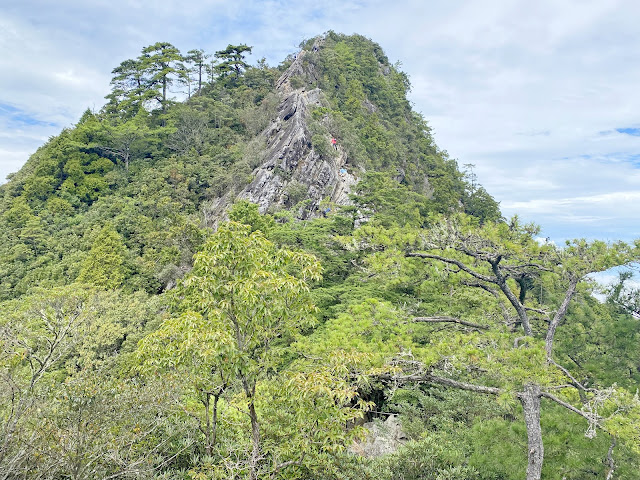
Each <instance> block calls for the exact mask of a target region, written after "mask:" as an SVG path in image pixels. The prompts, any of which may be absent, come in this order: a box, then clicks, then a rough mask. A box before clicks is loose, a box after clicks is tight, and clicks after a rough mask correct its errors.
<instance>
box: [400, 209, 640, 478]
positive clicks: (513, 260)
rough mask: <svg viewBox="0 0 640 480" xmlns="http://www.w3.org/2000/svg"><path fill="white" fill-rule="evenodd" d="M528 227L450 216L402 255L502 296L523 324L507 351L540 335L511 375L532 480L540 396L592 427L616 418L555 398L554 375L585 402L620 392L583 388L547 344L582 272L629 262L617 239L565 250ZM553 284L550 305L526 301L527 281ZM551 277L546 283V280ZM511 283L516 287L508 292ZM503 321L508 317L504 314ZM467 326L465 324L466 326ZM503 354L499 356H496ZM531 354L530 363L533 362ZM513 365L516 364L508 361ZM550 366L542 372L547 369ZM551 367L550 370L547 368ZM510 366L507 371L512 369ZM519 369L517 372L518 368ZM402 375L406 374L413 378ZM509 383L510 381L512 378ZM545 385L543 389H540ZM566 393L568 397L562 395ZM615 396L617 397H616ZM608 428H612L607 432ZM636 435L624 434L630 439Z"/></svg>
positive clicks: (536, 472)
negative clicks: (541, 322) (540, 321)
mask: <svg viewBox="0 0 640 480" xmlns="http://www.w3.org/2000/svg"><path fill="white" fill-rule="evenodd" d="M533 234H535V230H532V229H531V227H528V226H524V227H522V226H520V225H519V224H518V223H517V220H514V221H512V222H511V224H509V225H508V224H505V223H499V224H486V225H485V226H484V227H482V228H481V229H475V228H474V227H470V226H468V225H465V224H464V223H459V222H457V221H456V220H455V218H454V219H448V220H443V221H441V222H440V223H439V224H436V225H434V226H432V227H431V229H430V231H429V232H428V233H427V234H426V235H424V236H423V239H422V247H423V249H424V250H423V251H415V250H414V249H411V251H409V252H408V253H407V256H408V257H411V258H421V259H426V260H429V259H431V260H435V261H437V262H442V263H444V264H446V265H450V266H451V267H453V268H455V269H456V272H459V274H460V275H461V276H462V277H463V282H464V283H466V285H468V286H471V287H477V288H480V289H482V290H484V291H487V292H489V293H491V294H492V295H494V296H496V297H497V298H498V299H500V298H504V299H505V300H507V301H508V303H509V304H510V305H511V307H512V308H513V309H514V310H515V312H516V314H517V317H516V318H517V320H516V322H515V323H514V328H519V327H522V329H523V333H524V336H523V337H519V338H516V339H515V340H514V348H516V349H517V348H518V347H519V346H520V343H521V342H526V343H529V344H530V345H531V346H532V347H534V346H535V345H537V346H535V347H534V348H540V344H539V343H536V342H535V340H534V338H536V337H538V338H540V337H542V338H543V339H544V343H543V346H544V354H541V352H538V353H536V354H533V352H531V357H530V359H529V361H530V362H531V361H535V362H536V363H537V365H535V364H534V363H529V367H528V371H527V373H526V374H524V375H523V377H522V378H517V377H516V378H513V380H515V381H516V382H517V383H519V384H520V386H519V387H518V388H520V389H521V390H519V391H518V392H517V393H516V397H517V398H518V399H519V400H520V402H521V403H522V406H523V410H524V418H525V424H526V427H527V434H528V442H529V447H528V452H529V453H528V456H529V465H528V468H527V479H528V480H534V479H539V478H540V476H541V473H542V465H543V458H544V453H543V452H544V450H543V442H542V431H541V428H540V399H541V398H546V399H549V400H552V401H553V402H556V403H557V404H559V405H561V406H563V407H565V408H567V409H568V410H570V411H572V412H574V413H577V414H579V415H581V416H583V417H584V418H586V419H587V420H588V421H589V422H590V425H591V427H590V428H593V429H595V427H596V426H599V427H602V428H606V424H607V422H609V424H611V422H614V423H615V420H613V419H608V420H607V419H605V418H604V417H603V416H602V415H600V414H599V413H595V412H594V410H593V409H592V408H594V407H589V406H586V407H585V406H583V407H582V408H581V407H575V406H573V405H571V403H570V402H569V401H566V400H563V399H562V398H559V397H558V396H556V394H555V393H552V392H553V389H552V388H549V387H550V386H551V385H553V384H554V382H555V380H554V375H558V374H560V375H563V376H565V377H566V378H568V379H569V380H570V382H571V385H573V387H574V388H575V389H577V390H579V391H581V392H582V393H581V395H589V396H590V397H591V398H590V400H588V401H586V400H585V401H584V403H585V404H587V405H588V402H592V403H598V402H601V403H606V402H607V401H609V402H614V403H615V402H620V401H622V402H624V401H623V400H621V399H623V398H624V397H625V393H624V391H616V390H615V389H613V390H612V389H611V388H610V389H603V390H599V389H588V388H586V387H585V386H584V385H583V384H582V383H581V382H580V381H578V380H577V379H576V378H575V377H573V376H572V375H571V373H570V372H569V370H568V369H567V368H565V367H563V366H561V365H560V364H558V363H556V362H555V360H554V359H553V356H554V355H553V346H554V339H555V334H556V331H557V328H558V326H559V325H560V324H562V323H563V321H564V320H565V318H566V316H567V312H568V308H569V304H570V302H571V300H572V299H573V298H574V296H575V295H576V293H577V287H578V284H579V282H580V281H581V280H583V279H584V278H585V276H586V275H587V274H588V273H591V272H594V271H601V270H605V269H607V268H610V267H612V266H615V265H621V264H625V263H628V262H630V261H632V260H633V259H634V258H635V257H634V251H633V249H630V248H629V246H627V245H625V244H622V243H618V244H615V245H611V246H609V245H606V244H605V243H603V242H597V241H596V242H592V243H587V242H586V241H584V240H577V241H574V242H571V243H568V245H567V246H566V248H565V249H563V250H558V249H555V248H553V247H552V245H549V244H547V245H540V244H538V243H537V242H536V241H535V240H534V239H533ZM531 279H538V281H543V282H547V281H556V282H557V281H560V282H562V284H563V288H564V293H563V294H562V295H561V296H560V299H559V302H558V303H557V304H555V305H535V306H529V305H527V292H528V290H529V289H530V286H531V283H530V282H529V281H528V280H531ZM552 279H553V280H552ZM514 286H516V287H518V288H519V291H518V292H514V290H513V288H514ZM530 312H533V313H535V314H538V315H540V316H542V318H544V319H545V320H546V326H545V327H542V328H541V327H535V329H534V327H533V326H532V323H531V319H530V316H529V315H530ZM505 320H506V321H507V323H509V322H510V319H509V316H507V317H506V319H505ZM416 321H427V322H436V323H438V322H440V323H445V322H456V321H458V320H457V319H451V318H450V317H428V318H420V319H416ZM467 325H469V324H467ZM474 327H475V328H477V329H485V328H486V327H484V326H482V325H474ZM503 355H505V354H503ZM534 359H535V360H534ZM515 365H517V362H516V363H515V364H514V366H515ZM547 365H549V371H547ZM554 369H557V370H556V371H555V372H554ZM515 372H517V369H516V370H514V373H515ZM523 373H524V372H523ZM419 377H420V375H417V376H413V377H412V376H411V375H410V376H408V377H407V378H414V379H417V378H419ZM424 379H425V380H426V381H430V382H433V383H440V384H443V385H448V386H452V387H455V388H461V389H464V390H470V391H475V392H479V393H485V394H494V395H501V394H503V393H504V390H501V389H500V388H496V387H486V386H482V385H474V384H470V383H465V382H460V381H456V380H452V379H448V378H442V377H436V376H432V375H430V374H426V375H425V376H424ZM513 380H512V381H513ZM545 387H546V388H545ZM569 398H571V396H570V395H569ZM616 398H617V399H618V400H616ZM636 403H637V402H634V401H630V402H629V403H628V405H627V406H626V407H620V408H621V409H622V410H624V409H629V411H635V409H637V408H638V407H639V405H636ZM610 431H615V429H610ZM634 435H635V434H631V437H633V436H634Z"/></svg>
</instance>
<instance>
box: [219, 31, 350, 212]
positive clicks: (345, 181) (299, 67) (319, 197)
mask: <svg viewBox="0 0 640 480" xmlns="http://www.w3.org/2000/svg"><path fill="white" fill-rule="evenodd" d="M320 48H322V40H321V39H318V40H316V42H315V43H314V45H313V50H314V51H317V50H318V49H320ZM308 53H309V52H307V51H305V50H301V51H300V52H299V53H298V54H297V55H296V57H295V59H294V61H293V63H292V64H291V65H290V67H289V68H288V69H287V70H286V71H285V72H284V73H283V74H282V75H281V77H280V78H279V79H278V81H277V83H276V90H277V92H278V93H279V95H280V96H281V97H282V100H281V102H280V104H279V106H278V110H277V116H276V118H275V119H274V120H273V121H272V122H271V123H270V125H268V126H267V128H266V129H265V130H264V131H263V132H262V133H261V134H260V135H261V136H262V137H263V139H264V140H265V143H266V153H265V154H264V157H263V158H264V161H263V162H262V164H261V165H260V166H258V167H257V168H256V169H255V170H254V172H253V175H252V176H253V180H252V181H251V183H250V184H249V185H247V186H246V187H245V188H244V189H243V190H241V191H240V192H239V193H238V194H237V195H236V196H235V198H238V199H246V200H249V201H251V202H253V203H256V204H258V206H259V209H260V212H262V213H264V212H267V211H272V210H277V209H279V208H292V207H294V206H296V205H302V206H300V207H298V209H297V211H296V212H295V213H296V216H297V217H298V218H301V219H306V218H313V217H317V216H320V215H322V214H324V213H326V212H327V211H328V210H327V209H329V208H331V207H330V206H331V205H332V204H334V205H347V204H349V202H350V199H349V194H350V193H351V192H352V190H353V187H354V185H355V184H356V183H357V177H356V175H354V173H355V172H354V171H353V169H352V167H351V166H350V165H349V158H348V155H347V153H346V151H344V150H343V149H342V148H341V146H340V145H339V144H338V145H337V146H336V150H333V147H332V146H331V138H330V137H327V138H326V142H327V143H326V145H327V149H326V150H327V151H328V152H329V153H324V154H321V153H320V152H318V151H317V150H316V149H314V147H313V144H312V133H311V132H310V130H309V126H308V118H309V116H310V114H311V111H312V109H313V108H315V107H321V106H323V105H326V104H327V102H326V99H325V97H324V94H323V92H322V90H320V89H318V88H313V89H308V87H307V86H308V85H309V84H311V83H314V79H315V76H316V72H315V68H314V65H313V63H311V62H305V61H304V58H305V56H306V55H308ZM300 79H302V80H303V81H302V82H301V83H304V85H305V86H302V87H299V88H295V87H294V85H297V83H296V80H298V82H300ZM231 201H233V198H221V199H218V201H216V202H214V204H213V205H212V208H211V213H212V214H213V216H214V217H217V218H220V217H221V216H222V215H223V214H224V210H225V208H226V206H227V205H228V204H229V203H230V202H231Z"/></svg>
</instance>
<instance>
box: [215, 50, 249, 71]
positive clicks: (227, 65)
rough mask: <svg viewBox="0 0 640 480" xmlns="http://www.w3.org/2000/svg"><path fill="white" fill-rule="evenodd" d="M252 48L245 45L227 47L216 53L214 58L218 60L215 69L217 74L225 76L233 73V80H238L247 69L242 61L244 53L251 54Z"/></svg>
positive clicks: (247, 65)
mask: <svg viewBox="0 0 640 480" xmlns="http://www.w3.org/2000/svg"><path fill="white" fill-rule="evenodd" d="M251 49H252V47H248V46H247V45H244V44H242V45H229V46H227V48H226V49H225V50H220V51H218V52H216V54H215V57H216V58H217V59H219V60H220V63H219V64H218V65H216V67H215V69H216V71H217V72H218V74H220V75H222V76H226V75H228V74H229V73H231V72H233V73H234V74H235V78H236V79H238V78H240V75H241V74H242V72H243V71H244V70H246V69H247V68H249V64H248V63H246V62H245V61H244V57H245V56H244V53H245V52H249V53H251Z"/></svg>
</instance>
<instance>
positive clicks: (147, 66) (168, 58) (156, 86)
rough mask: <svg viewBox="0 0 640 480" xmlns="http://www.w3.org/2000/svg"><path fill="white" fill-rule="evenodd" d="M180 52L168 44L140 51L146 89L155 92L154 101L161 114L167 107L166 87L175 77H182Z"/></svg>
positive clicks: (156, 44) (159, 43)
mask: <svg viewBox="0 0 640 480" xmlns="http://www.w3.org/2000/svg"><path fill="white" fill-rule="evenodd" d="M182 59H183V58H182V55H181V54H180V50H178V49H177V48H176V47H174V46H173V45H171V44H170V43H168V42H158V43H154V44H153V45H149V46H148V47H145V48H143V49H142V55H141V56H140V65H141V67H142V69H143V70H144V72H145V74H146V75H147V88H148V89H150V90H154V91H156V92H157V94H156V96H155V99H156V100H157V101H158V103H160V106H161V108H162V111H163V112H166V110H167V106H168V103H167V102H168V99H167V93H168V87H169V86H170V85H171V83H173V81H174V79H175V77H180V76H181V75H183V73H184V70H183V69H182V68H180V63H179V62H181V61H182Z"/></svg>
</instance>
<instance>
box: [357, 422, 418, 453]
mask: <svg viewBox="0 0 640 480" xmlns="http://www.w3.org/2000/svg"><path fill="white" fill-rule="evenodd" d="M363 427H364V428H366V429H367V436H366V437H365V438H364V439H363V440H362V441H360V442H355V443H354V444H353V445H352V446H351V448H350V451H351V453H354V454H356V455H360V456H362V457H368V458H373V457H381V456H383V455H388V454H390V453H394V452H395V451H397V450H398V448H400V447H401V446H402V445H404V444H405V443H406V442H407V441H408V437H407V435H406V434H405V433H404V431H403V430H402V425H401V424H400V422H399V421H398V417H397V416H396V415H389V416H388V417H387V419H386V420H385V421H384V422H381V421H379V420H377V421H373V422H368V423H365V424H364V425H363Z"/></svg>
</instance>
